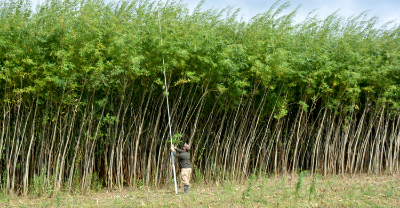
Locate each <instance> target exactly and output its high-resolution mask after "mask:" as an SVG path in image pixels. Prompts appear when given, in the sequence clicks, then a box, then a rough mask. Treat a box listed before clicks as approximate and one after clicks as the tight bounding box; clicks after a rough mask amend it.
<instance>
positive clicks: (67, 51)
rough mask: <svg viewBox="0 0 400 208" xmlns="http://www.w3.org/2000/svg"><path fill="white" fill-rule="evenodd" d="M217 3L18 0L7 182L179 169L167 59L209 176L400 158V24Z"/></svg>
mask: <svg viewBox="0 0 400 208" xmlns="http://www.w3.org/2000/svg"><path fill="white" fill-rule="evenodd" d="M201 4H202V3H200V4H199V6H198V7H197V8H196V9H195V10H194V11H193V12H189V10H188V8H187V7H186V6H185V5H183V4H182V3H180V2H174V1H173V2H167V3H166V2H163V1H160V2H153V1H146V0H143V1H136V0H133V1H124V0H123V1H120V2H114V3H105V2H103V1H102V0H65V1H60V0H47V1H45V2H44V3H43V4H40V5H39V6H38V7H37V8H36V9H35V10H32V8H31V5H30V2H29V1H25V0H11V1H10V0H7V1H2V2H1V4H0V25H1V27H0V109H1V111H0V173H1V180H0V181H1V182H0V184H1V186H2V189H3V190H5V191H6V192H7V193H10V194H14V193H17V194H27V193H28V192H29V190H30V188H31V187H32V181H35V180H36V179H37V178H42V179H43V184H42V185H43V187H51V188H52V189H54V190H60V189H61V188H65V189H67V190H71V189H72V187H73V184H78V186H79V188H80V189H82V190H86V189H89V188H90V187H91V186H92V183H93V181H94V180H95V179H94V178H97V177H98V178H99V180H100V181H101V183H102V184H103V185H104V186H106V187H108V188H109V189H110V190H111V189H113V188H122V187H123V186H126V185H127V186H131V187H135V186H137V184H138V183H143V184H144V185H148V186H150V185H151V186H161V185H165V184H169V183H170V181H171V177H172V168H171V161H170V160H171V159H170V153H169V148H168V147H169V141H170V138H168V118H167V113H166V112H167V109H166V96H165V93H164V89H165V86H164V82H163V80H164V76H163V69H164V68H165V69H166V74H167V77H166V79H167V85H168V89H169V92H168V93H169V96H168V97H169V102H170V106H171V109H170V110H171V121H172V131H173V133H180V134H181V135H182V137H181V138H180V139H178V140H180V141H181V142H187V143H189V144H190V145H191V146H192V151H191V156H192V164H193V166H194V169H195V170H196V172H197V174H201V177H202V179H203V180H204V181H206V182H209V181H215V180H226V179H230V180H240V179H243V178H246V177H248V176H249V175H250V174H264V173H276V174H281V173H287V172H291V173H295V172H297V171H301V170H310V171H311V172H312V173H321V174H356V173H382V172H397V171H399V162H400V161H399V158H398V156H399V150H400V116H399V113H398V112H399V108H400V106H399V101H400V63H399V60H400V59H399V58H400V50H399V46H400V36H399V35H400V28H399V26H394V27H392V28H389V27H388V24H389V23H388V24H385V25H383V26H382V27H380V28H377V27H376V24H377V22H378V18H377V17H372V18H369V17H368V15H367V13H362V14H360V15H358V16H352V17H350V18H348V19H345V18H343V17H341V16H339V15H338V14H337V13H334V14H332V15H330V16H328V17H327V18H326V19H319V18H318V16H317V15H316V14H314V13H310V15H309V16H308V17H307V18H306V19H305V20H304V21H303V22H301V23H298V24H294V23H293V22H294V21H293V19H294V17H295V15H296V12H297V10H295V11H293V12H290V13H288V14H286V15H283V14H282V11H284V10H285V9H286V8H287V7H288V6H289V5H290V4H289V3H288V2H286V3H281V2H277V3H275V4H274V5H273V6H272V7H271V8H270V9H269V10H268V11H266V12H265V13H261V14H258V15H256V16H254V17H253V18H252V19H251V20H249V21H242V20H238V19H239V18H238V17H237V13H238V10H232V8H230V7H228V8H226V9H222V10H219V9H216V10H213V9H212V10H206V11H204V10H202V9H201ZM178 142H179V141H178ZM94 176H97V177H94ZM198 177H200V175H198Z"/></svg>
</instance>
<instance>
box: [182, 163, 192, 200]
mask: <svg viewBox="0 0 400 208" xmlns="http://www.w3.org/2000/svg"><path fill="white" fill-rule="evenodd" d="M191 170H192V169H191V168H182V170H181V177H182V183H183V185H184V192H183V193H184V194H187V193H189V180H190V172H191Z"/></svg>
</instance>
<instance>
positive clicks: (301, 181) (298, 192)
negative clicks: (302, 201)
mask: <svg viewBox="0 0 400 208" xmlns="http://www.w3.org/2000/svg"><path fill="white" fill-rule="evenodd" d="M307 175H308V171H307V170H305V171H302V172H301V173H300V174H299V178H298V179H297V183H296V190H295V194H296V196H297V197H300V189H301V186H302V185H303V181H304V176H307Z"/></svg>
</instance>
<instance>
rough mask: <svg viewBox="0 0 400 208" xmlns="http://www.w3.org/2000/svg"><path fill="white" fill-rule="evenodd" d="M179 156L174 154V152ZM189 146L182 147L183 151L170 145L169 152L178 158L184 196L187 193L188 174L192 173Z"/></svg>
mask: <svg viewBox="0 0 400 208" xmlns="http://www.w3.org/2000/svg"><path fill="white" fill-rule="evenodd" d="M175 150H176V151H178V152H179V154H176V151H175ZM189 150H190V146H189V145H188V144H186V143H185V144H184V145H183V150H181V149H179V148H177V147H175V146H174V145H171V151H172V152H173V153H174V156H175V157H177V158H179V168H180V169H181V181H182V183H183V184H184V187H185V188H184V192H183V193H184V194H188V193H189V181H190V174H191V173H192V165H191V164H190V152H189Z"/></svg>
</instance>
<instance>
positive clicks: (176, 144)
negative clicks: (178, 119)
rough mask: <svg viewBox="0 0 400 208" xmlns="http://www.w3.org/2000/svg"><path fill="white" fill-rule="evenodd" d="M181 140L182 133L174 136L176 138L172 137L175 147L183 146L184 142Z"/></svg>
mask: <svg viewBox="0 0 400 208" xmlns="http://www.w3.org/2000/svg"><path fill="white" fill-rule="evenodd" d="M180 138H182V134H181V133H176V134H174V136H173V137H172V144H174V145H175V146H178V145H180V144H182V140H181V139H180ZM170 142H171V140H170Z"/></svg>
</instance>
